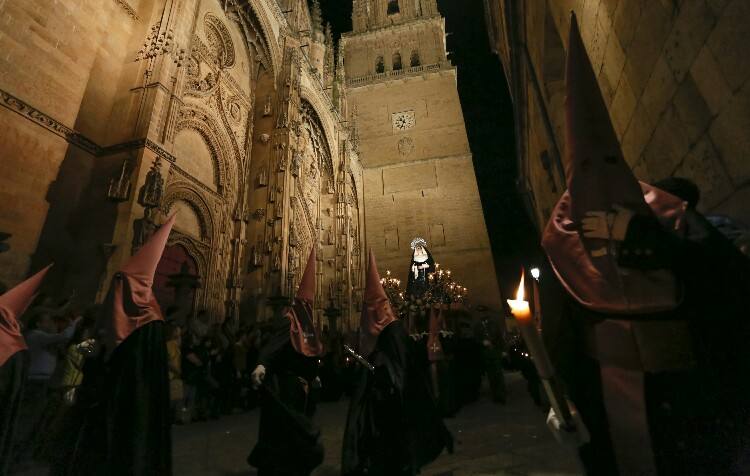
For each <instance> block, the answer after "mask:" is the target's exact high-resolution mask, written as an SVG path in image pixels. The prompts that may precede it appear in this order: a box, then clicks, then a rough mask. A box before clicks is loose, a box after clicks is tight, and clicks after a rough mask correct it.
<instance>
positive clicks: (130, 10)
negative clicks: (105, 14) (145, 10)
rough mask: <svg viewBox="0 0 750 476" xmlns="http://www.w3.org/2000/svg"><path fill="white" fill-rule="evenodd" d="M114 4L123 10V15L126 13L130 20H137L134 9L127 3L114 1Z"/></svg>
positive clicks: (122, 0) (118, 0)
mask: <svg viewBox="0 0 750 476" xmlns="http://www.w3.org/2000/svg"><path fill="white" fill-rule="evenodd" d="M115 3H116V4H118V5H119V6H120V8H122V9H123V10H125V13H127V14H128V16H129V17H130V18H132V19H133V20H135V21H138V20H139V18H138V14H136V12H135V9H134V8H133V7H131V6H130V4H129V3H128V2H126V1H125V0H115Z"/></svg>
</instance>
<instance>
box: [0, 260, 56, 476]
mask: <svg viewBox="0 0 750 476" xmlns="http://www.w3.org/2000/svg"><path fill="white" fill-rule="evenodd" d="M50 267H51V265H50V266H47V267H46V268H44V269H43V270H41V271H39V272H38V273H36V274H35V275H34V276H32V277H30V278H29V279H27V280H26V281H23V282H22V283H20V284H18V285H17V286H16V287H14V288H13V289H11V290H9V291H7V292H5V293H3V294H2V295H1V296H0V476H5V475H6V474H8V471H9V470H10V464H11V462H12V461H13V448H14V435H15V429H16V422H17V421H18V416H19V409H20V406H21V402H22V399H23V391H24V386H25V384H26V375H27V372H28V350H27V349H28V347H27V345H26V341H25V340H24V338H23V335H22V334H21V326H20V325H19V323H18V319H19V318H20V317H21V316H22V315H23V313H24V311H26V308H27V307H28V306H29V304H30V303H31V301H32V300H33V299H34V295H35V294H36V292H37V289H39V285H40V284H41V283H42V280H43V279H44V276H45V275H46V274H47V271H49V268H50Z"/></svg>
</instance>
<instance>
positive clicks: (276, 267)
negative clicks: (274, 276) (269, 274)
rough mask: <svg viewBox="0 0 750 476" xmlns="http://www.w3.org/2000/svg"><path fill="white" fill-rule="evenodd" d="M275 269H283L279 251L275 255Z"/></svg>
mask: <svg viewBox="0 0 750 476" xmlns="http://www.w3.org/2000/svg"><path fill="white" fill-rule="evenodd" d="M273 270H274V271H281V258H280V257H279V253H278V252H277V253H276V254H274V256H273Z"/></svg>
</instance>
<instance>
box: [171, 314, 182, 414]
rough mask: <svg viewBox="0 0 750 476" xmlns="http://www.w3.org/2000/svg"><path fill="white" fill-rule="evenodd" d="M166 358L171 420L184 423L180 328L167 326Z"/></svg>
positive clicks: (175, 325)
mask: <svg viewBox="0 0 750 476" xmlns="http://www.w3.org/2000/svg"><path fill="white" fill-rule="evenodd" d="M167 359H168V362H169V401H170V408H171V414H172V419H173V420H172V421H174V422H175V423H185V421H184V414H185V391H184V386H183V382H182V328H181V327H180V326H179V325H177V324H175V323H172V324H169V325H168V326H167Z"/></svg>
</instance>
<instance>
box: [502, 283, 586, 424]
mask: <svg viewBox="0 0 750 476" xmlns="http://www.w3.org/2000/svg"><path fill="white" fill-rule="evenodd" d="M523 281H524V279H523V273H521V284H519V285H518V291H517V292H516V298H515V299H508V305H509V306H510V311H511V313H512V314H513V317H514V318H515V319H516V323H517V324H518V328H519V329H520V330H521V335H522V336H523V340H524V342H526V348H527V349H528V351H529V355H531V358H532V360H533V361H534V366H535V367H536V370H537V372H538V373H539V377H541V379H542V383H543V384H544V389H545V390H546V392H547V395H548V397H549V401H550V404H551V405H552V407H553V408H554V410H555V413H556V414H557V415H558V416H559V417H560V418H561V419H562V421H563V422H564V425H565V426H567V427H569V428H572V427H574V423H573V418H572V416H571V414H570V408H569V407H568V404H567V400H566V399H565V397H564V394H563V391H562V387H561V385H560V382H559V381H558V380H557V379H555V378H554V377H555V372H554V369H553V368H552V362H551V361H550V359H549V354H547V349H546V348H545V347H544V344H543V343H542V337H541V336H540V335H539V331H537V328H536V326H535V325H534V320H533V319H532V318H531V309H529V302H528V301H525V300H524V283H523Z"/></svg>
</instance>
